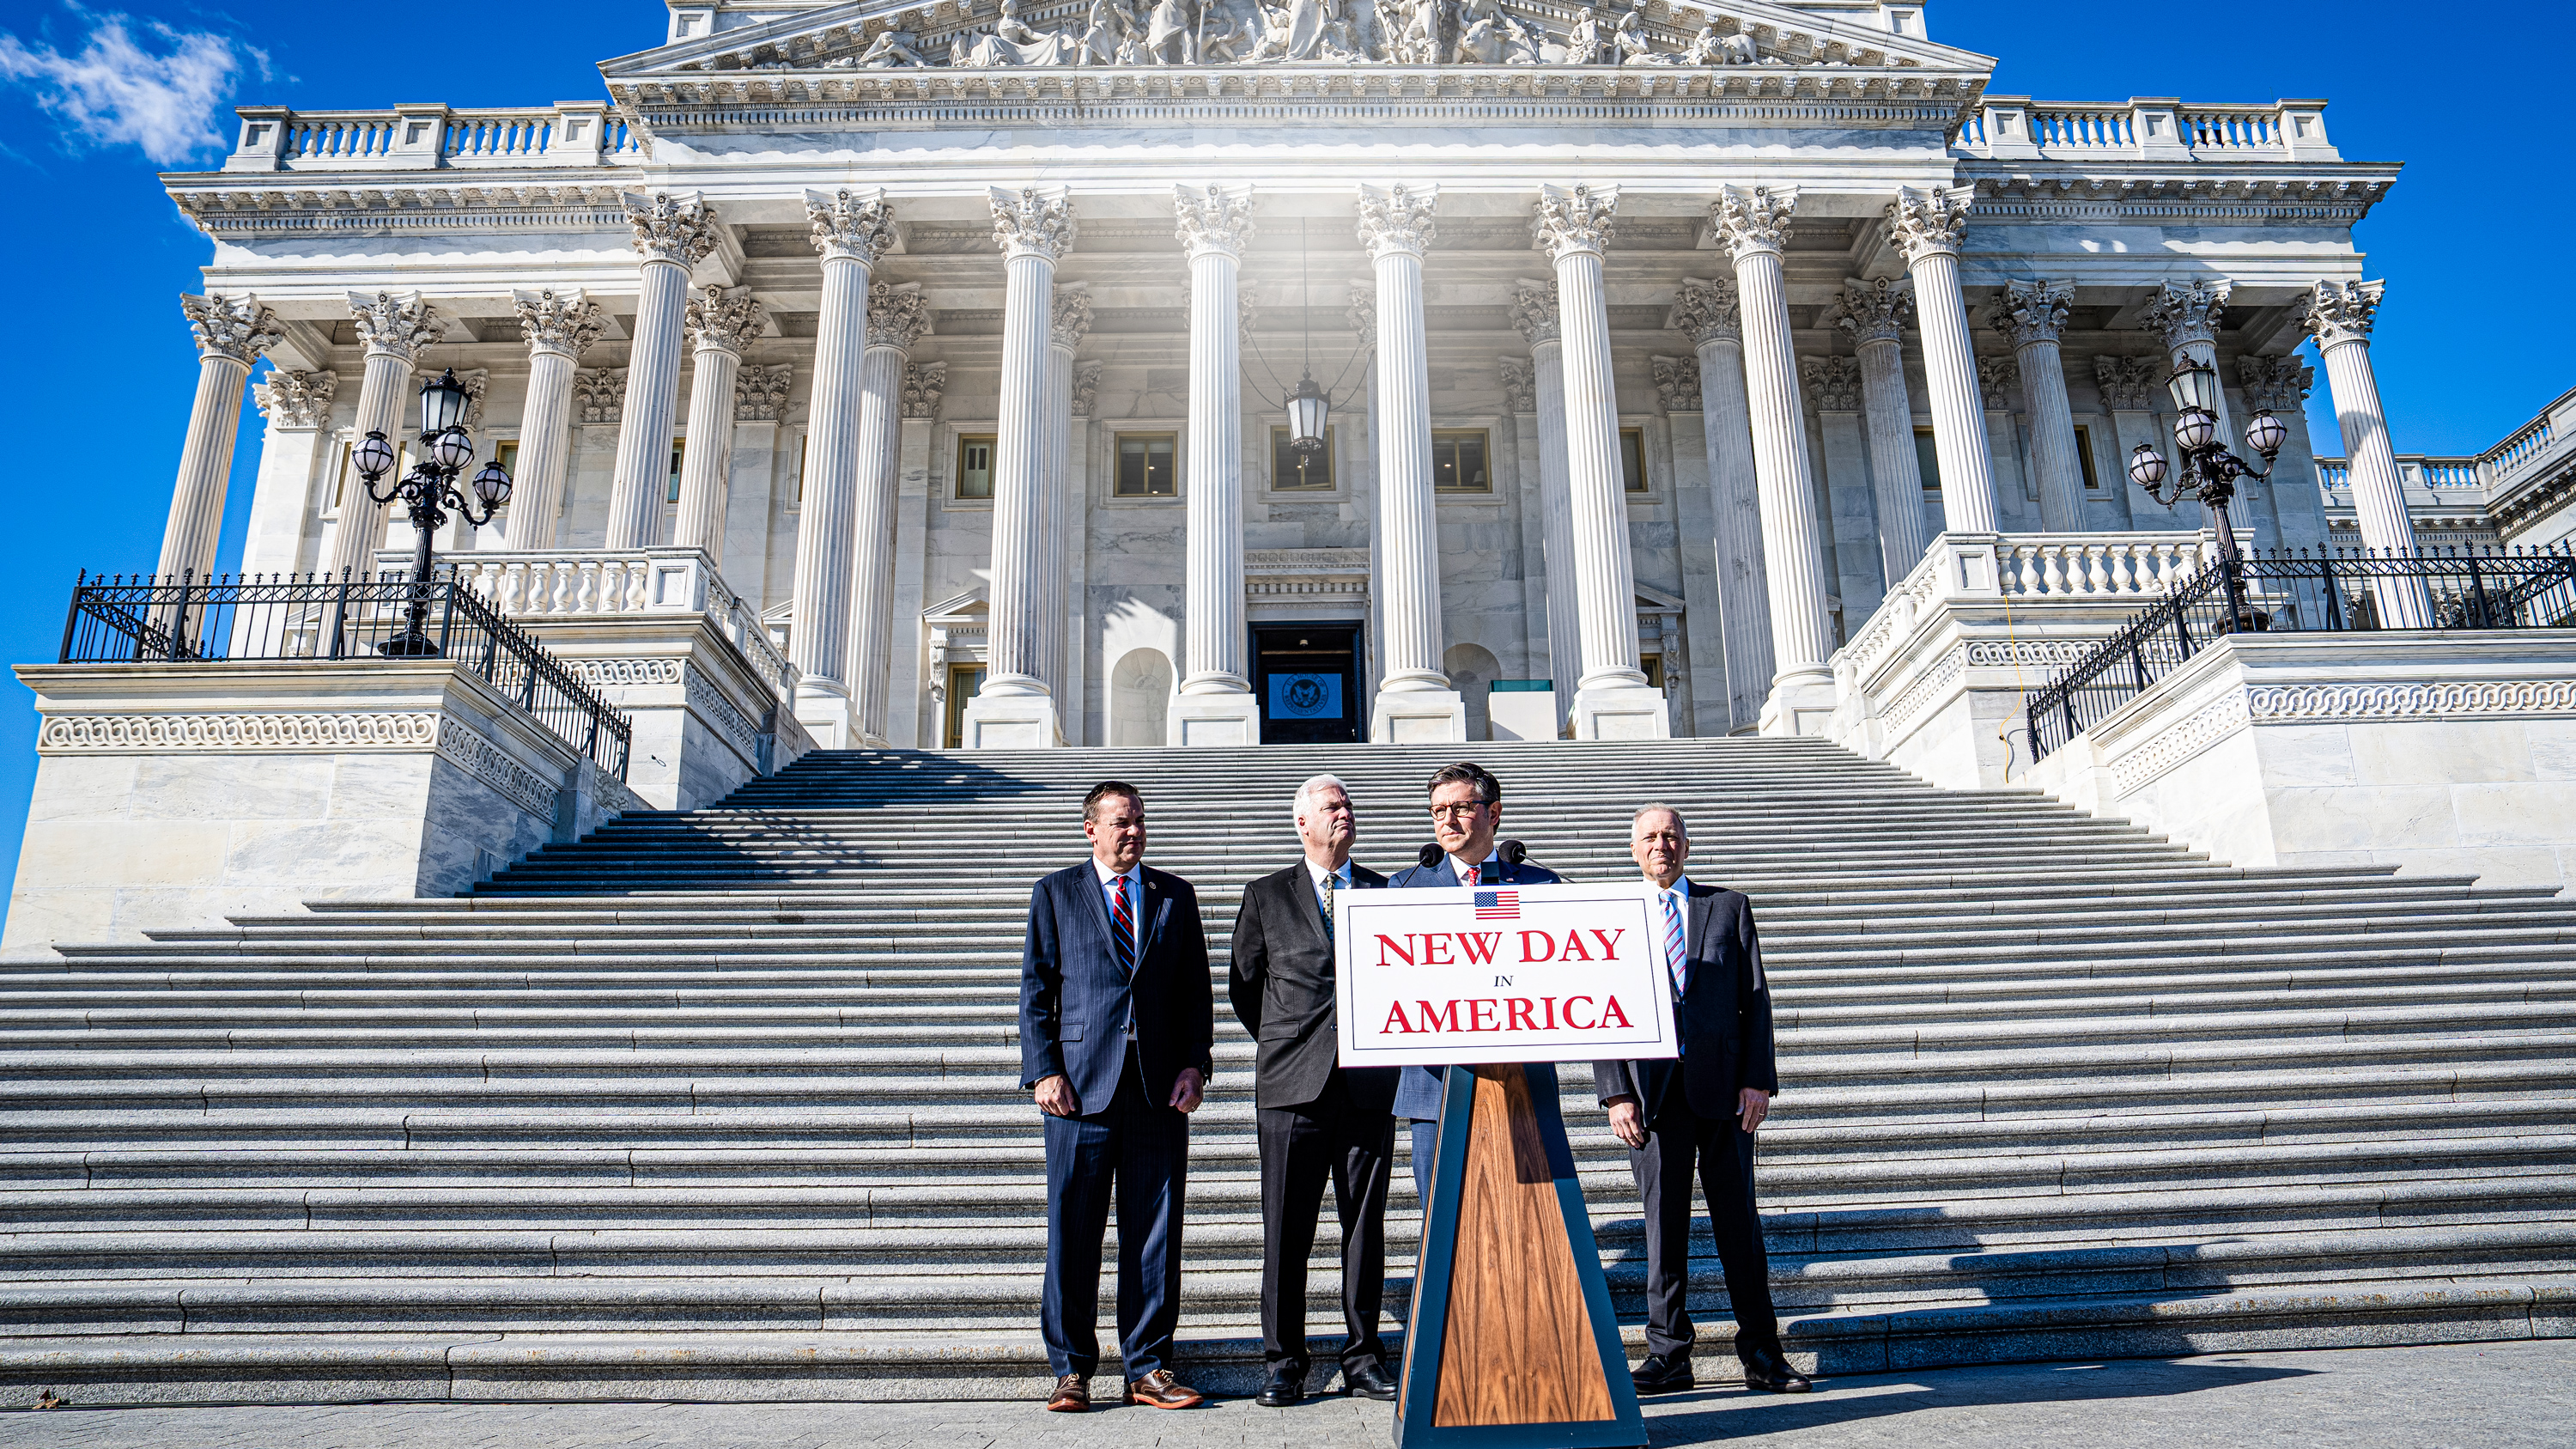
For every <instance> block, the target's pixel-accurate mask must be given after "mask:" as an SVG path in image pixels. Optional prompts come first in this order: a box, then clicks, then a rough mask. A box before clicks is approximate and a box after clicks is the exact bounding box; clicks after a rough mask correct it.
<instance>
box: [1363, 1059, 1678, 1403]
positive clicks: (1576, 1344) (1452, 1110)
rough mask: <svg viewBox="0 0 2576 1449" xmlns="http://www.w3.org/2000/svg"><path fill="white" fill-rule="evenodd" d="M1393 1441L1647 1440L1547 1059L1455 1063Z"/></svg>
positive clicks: (1407, 1337) (1426, 1218)
mask: <svg viewBox="0 0 2576 1449" xmlns="http://www.w3.org/2000/svg"><path fill="white" fill-rule="evenodd" d="M1395 1442H1396V1444H1397V1445H1398V1446H1399V1449H1449V1446H1456V1449H1521V1446H1535V1445H1554V1446H1561V1449H1636V1446H1642V1445H1643V1444H1645V1442H1646V1425H1645V1419H1644V1416H1642V1415H1641V1414H1639V1413H1638V1411H1637V1393H1636V1389H1635V1387H1634V1386H1633V1385H1632V1384H1631V1383H1630V1382H1629V1379H1628V1356H1627V1351H1626V1350H1625V1349H1624V1348H1623V1347H1622V1346H1621V1345H1620V1342H1619V1321H1618V1320H1617V1319H1616V1318H1615V1317H1613V1316H1612V1315H1611V1312H1610V1286H1609V1284H1608V1282H1607V1281H1605V1280H1604V1279H1603V1277H1602V1275H1601V1254H1600V1251H1599V1249H1598V1248H1597V1247H1596V1246H1595V1245H1594V1243H1593V1240H1592V1218H1591V1216H1590V1214H1589V1213H1588V1212H1587V1211H1586V1210H1585V1208H1584V1205H1583V1185H1582V1184H1581V1183H1580V1182H1578V1181H1577V1180H1576V1178H1575V1175H1574V1154H1573V1151H1572V1150H1571V1149H1570V1148H1569V1147H1568V1146H1567V1144H1566V1140H1565V1119H1564V1117H1563V1115H1562V1114H1561V1113H1560V1112H1559V1111H1558V1110H1557V1098H1556V1068H1555V1067H1554V1066H1552V1065H1547V1064H1543V1063H1524V1064H1519V1065H1511V1064H1500V1065H1488V1066H1472V1067H1470V1066H1453V1067H1450V1068H1448V1072H1447V1086H1446V1089H1445V1093H1444V1095H1443V1097H1442V1099H1441V1105H1440V1149H1439V1163H1438V1165H1437V1167H1436V1169H1435V1171H1434V1173H1433V1175H1432V1182H1431V1203H1430V1206H1429V1208H1428V1210H1427V1211H1426V1212H1425V1213H1424V1217H1423V1225H1422V1255H1421V1258H1420V1259H1419V1260H1418V1261H1417V1263H1416V1265H1415V1268H1414V1276H1413V1317H1412V1322H1411V1325H1410V1326H1409V1327H1408V1329H1407V1330H1406V1333H1405V1346H1404V1381H1403V1384H1402V1385H1401V1389H1400V1392H1399V1394H1398V1396H1397V1398H1396V1402H1395Z"/></svg>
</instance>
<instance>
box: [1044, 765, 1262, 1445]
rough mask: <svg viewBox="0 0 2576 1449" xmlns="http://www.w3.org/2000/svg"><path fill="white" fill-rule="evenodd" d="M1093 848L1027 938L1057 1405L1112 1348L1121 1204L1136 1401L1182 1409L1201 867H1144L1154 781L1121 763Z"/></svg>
mask: <svg viewBox="0 0 2576 1449" xmlns="http://www.w3.org/2000/svg"><path fill="white" fill-rule="evenodd" d="M1082 833H1083V834H1084V835H1085V836H1086V837H1088V838H1089V839H1090V841H1091V859H1089V860H1087V861H1085V862H1083V863H1082V864H1080V865H1077V866H1074V867H1072V868H1071V869H1068V870H1060V871H1057V872H1056V873H1054V874H1053V875H1050V876H1047V877H1045V878H1043V879H1041V880H1040V881H1039V882H1038V883H1037V888H1036V889H1035V890H1034V891H1032V892H1030V895H1029V934H1028V944H1027V945H1026V947H1025V948H1024V949H1023V950H1022V953H1021V956H1020V1085H1021V1086H1023V1087H1026V1088H1030V1089H1032V1090H1033V1091H1034V1092H1035V1093H1036V1094H1037V1104H1038V1110H1040V1111H1042V1112H1044V1113H1045V1114H1046V1166H1047V1257H1046V1293H1045V1297H1044V1298H1043V1300H1042V1301H1041V1304H1040V1307H1039V1310H1038V1323H1039V1328H1040V1331H1041V1332H1042V1333H1043V1334H1044V1335H1045V1338H1046V1347H1047V1361H1048V1363H1049V1365H1050V1366H1051V1367H1053V1369H1054V1370H1055V1375H1056V1384H1055V1388H1054V1390H1053V1391H1052V1392H1050V1393H1049V1394H1048V1396H1047V1407H1048V1408H1049V1409H1052V1410H1055V1411H1058V1412H1065V1413H1079V1412H1081V1411H1082V1410H1084V1409H1086V1408H1089V1407H1090V1405H1091V1375H1092V1371H1093V1370H1094V1369H1095V1368H1097V1367H1098V1366H1099V1362H1100V1339H1099V1334H1098V1332H1097V1324H1098V1322H1099V1317H1100V1239H1101V1234H1102V1233H1103V1232H1105V1231H1106V1230H1107V1228H1108V1225H1109V1207H1110V1202H1111V1199H1112V1193H1113V1192H1114V1193H1115V1197H1116V1202H1117V1205H1118V1347H1119V1352H1120V1354H1121V1356H1122V1357H1124V1358H1125V1360H1126V1372H1127V1402H1129V1403H1131V1404H1145V1405H1148V1406H1150V1407H1153V1408H1157V1409H1186V1408H1189V1407H1191V1406H1193V1405H1195V1404H1197V1403H1199V1402H1201V1396H1200V1394H1199V1393H1198V1391H1197V1390H1195V1389H1192V1388H1190V1387H1189V1386H1188V1385H1187V1384H1184V1383H1182V1382H1181V1381H1180V1380H1179V1379H1177V1378H1175V1377H1173V1375H1172V1333H1173V1330H1174V1329H1175V1328H1176V1327H1178V1326H1179V1322H1180V1297H1181V1190H1182V1186H1183V1184H1184V1183H1185V1182H1186V1181H1187V1178H1188V1168H1189V1150H1190V1119H1189V1114H1190V1113H1192V1112H1195V1111H1197V1110H1198V1106H1199V1101H1200V1097H1201V1094H1202V1093H1203V1092H1205V1090H1206V1087H1207V1080H1208V1075H1209V1052H1208V1049H1209V1045H1210V1042H1211V1040H1212V1038H1213V1037H1214V1035H1215V1030H1216V1008H1215V1002H1214V997H1213V994H1212V993H1211V991H1210V989H1209V986H1208V951H1207V936H1206V933H1205V932H1204V930H1202V929H1201V927H1200V924H1199V900H1198V894H1197V892H1195V891H1193V890H1191V889H1190V883H1189V882H1188V881H1185V880H1183V879H1181V878H1180V877H1179V876H1176V875H1166V874H1164V873H1163V872H1161V871H1159V870H1147V869H1146V868H1145V866H1144V863H1143V862H1144V857H1145V799H1144V797H1143V796H1142V795H1140V794H1138V793H1137V792H1136V788H1135V787H1134V786H1132V785H1126V784H1121V783H1120V782H1118V781H1115V780H1110V781H1106V782H1104V783H1102V784H1099V785H1095V786H1093V787H1092V790H1091V793H1090V794H1089V795H1088V796H1086V797H1085V798H1084V800H1083V802H1082Z"/></svg>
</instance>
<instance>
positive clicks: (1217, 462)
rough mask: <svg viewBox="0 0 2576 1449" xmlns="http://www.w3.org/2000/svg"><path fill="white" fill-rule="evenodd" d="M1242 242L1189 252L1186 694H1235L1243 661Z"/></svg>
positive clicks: (1244, 683) (1213, 243)
mask: <svg viewBox="0 0 2576 1449" xmlns="http://www.w3.org/2000/svg"><path fill="white" fill-rule="evenodd" d="M1239 244H1240V243H1239V241H1233V240H1218V239H1210V240H1203V241H1200V242H1198V243H1196V244H1194V245H1193V246H1192V247H1191V249H1190V439H1189V472H1188V473H1187V474H1186V475H1185V476H1186V477H1187V479H1188V483H1187V485H1186V486H1187V489H1188V494H1189V499H1188V504H1189V530H1188V547H1187V553H1188V557H1187V562H1186V570H1187V572H1186V574H1185V576H1184V577H1185V580H1186V583H1185V592H1184V596H1183V602H1182V618H1183V623H1184V626H1185V628H1186V630H1187V634H1186V637H1185V640H1184V642H1183V645H1182V654H1183V658H1184V660H1185V663H1184V665H1183V673H1182V676H1181V687H1180V688H1181V693H1183V694H1237V693H1243V692H1245V691H1248V690H1250V689H1251V687H1252V681H1251V672H1250V671H1249V670H1248V669H1246V668H1245V667H1244V648H1245V640H1244V605H1243V397H1242V377H1243V360H1242V349H1243V341H1242V332H1241V329H1242V321H1241V319H1240V317H1239V316H1238V315H1237V313H1236V311H1235V276H1236V270H1237V268H1238V267H1239V265H1240V262H1239V260H1238V256H1237V252H1236V250H1235V248H1236V246H1238V245H1239Z"/></svg>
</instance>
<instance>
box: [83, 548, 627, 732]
mask: <svg viewBox="0 0 2576 1449" xmlns="http://www.w3.org/2000/svg"><path fill="white" fill-rule="evenodd" d="M415 601H419V602H422V603H424V604H425V605H426V606H427V608H428V611H429V612H428V618H427V620H426V621H425V622H424V624H423V626H422V632H423V634H425V635H426V637H427V638H428V639H429V640H430V641H432V642H433V643H434V644H435V646H436V648H437V654H436V656H435V657H437V658H441V659H445V660H447V661H449V662H451V663H454V664H456V665H457V666H458V667H460V668H462V669H464V670H465V671H466V672H467V673H470V674H473V675H475V676H477V677H479V678H481V679H482V680H483V681H484V682H485V683H487V684H490V685H491V686H492V687H493V688H494V689H496V690H499V691H500V692H501V693H502V694H503V695H505V696H507V697H508V698H510V699H511V700H513V701H515V702H516V703H517V704H518V706H519V707H520V708H521V709H524V710H526V711H527V712H528V713H529V714H531V715H534V716H535V717H536V720H537V722H538V723H539V724H541V725H543V726H544V727H545V729H546V732H547V733H549V734H551V735H553V736H554V737H555V738H556V739H559V740H561V741H563V742H564V743H565V744H566V745H568V746H570V747H571V748H572V749H574V750H575V751H577V752H579V753H581V754H585V755H588V756H590V758H592V759H594V760H597V761H598V762H599V765H600V768H602V769H604V770H606V771H608V772H609V773H610V774H613V775H615V776H617V778H619V779H621V780H623V779H625V778H626V756H627V746H628V742H629V739H630V737H631V736H632V734H633V729H632V727H631V726H630V725H629V724H628V722H627V719H626V716H625V715H624V714H623V713H621V712H619V711H618V710H617V709H615V708H614V707H612V706H610V705H609V704H608V703H607V701H605V700H603V699H601V698H600V697H599V696H598V695H597V694H596V693H594V692H593V691H592V690H591V689H590V687H589V686H588V685H585V684H583V683H582V682H581V681H580V680H579V679H576V678H574V677H573V673H572V671H571V670H570V669H567V668H566V667H565V666H564V663H563V661H562V660H559V659H557V658H555V657H554V656H553V655H552V654H549V653H547V652H546V651H545V649H544V648H543V647H541V646H540V645H538V643H537V641H536V640H535V639H533V638H531V637H529V635H528V633H527V631H526V630H523V629H521V628H519V627H518V626H517V625H515V624H512V623H511V622H510V621H509V620H507V619H504V618H502V617H501V616H500V615H499V614H498V613H495V612H494V611H493V610H492V608H491V606H490V605H489V604H487V603H485V602H484V600H483V599H482V598H481V597H479V596H478V595H477V594H476V593H475V592H474V591H473V589H471V588H468V587H460V586H459V584H458V582H457V580H456V578H455V576H454V575H452V574H448V573H444V572H442V573H440V574H439V575H438V576H437V577H435V578H433V579H431V580H430V582H429V584H428V585H427V587H426V588H425V589H419V588H415V587H414V586H413V584H412V582H411V580H410V578H409V577H408V576H406V575H403V574H375V575H370V576H366V577H357V576H341V577H337V578H334V577H332V576H330V575H327V574H309V575H300V576H299V575H273V576H269V577H264V578H262V577H253V578H233V577H227V576H217V577H214V578H206V579H197V578H191V577H187V576H184V575H183V576H181V577H179V578H176V579H171V578H158V577H154V576H151V575H148V574H147V575H138V576H135V577H131V578H128V577H125V576H122V575H120V576H117V577H115V578H98V579H93V578H91V577H89V576H88V575H87V574H83V575H82V576H81V579H80V582H79V583H78V584H77V585H76V586H74V588H73V589H72V604H71V612H70V615H69V617H67V618H66V619H65V620H64V621H63V650H62V662H63V663H65V664H248V663H278V662H285V663H295V662H328V661H334V660H363V659H377V658H385V657H392V658H416V657H421V655H422V654H423V653H424V652H425V651H422V650H419V649H418V648H417V647H412V648H405V647H403V646H399V645H398V646H396V647H395V648H394V649H393V650H387V649H386V648H385V646H386V645H387V644H389V643H391V642H392V641H394V640H395V639H396V638H397V637H399V636H403V635H405V634H406V631H407V630H408V628H409V625H410V619H409V612H408V611H409V609H410V606H411V605H412V604H413V603H414V602H415Z"/></svg>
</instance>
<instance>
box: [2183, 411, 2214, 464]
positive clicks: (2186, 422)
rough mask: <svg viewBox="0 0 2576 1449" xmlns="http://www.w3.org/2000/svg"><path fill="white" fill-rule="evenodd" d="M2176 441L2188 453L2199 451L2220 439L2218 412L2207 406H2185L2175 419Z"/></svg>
mask: <svg viewBox="0 0 2576 1449" xmlns="http://www.w3.org/2000/svg"><path fill="white" fill-rule="evenodd" d="M2174 441H2175V442H2177V443H2180V444H2182V450H2183V451H2184V452H2186V453H2197V452H2199V451H2200V450H2201V449H2203V448H2206V447H2208V446H2209V445H2210V444H2211V443H2214V442H2216V441H2218V414H2216V413H2213V412H2211V411H2210V410H2209V409H2207V408H2184V409H2183V410H2182V413H2181V415H2180V416H2178V417H2176V418H2175V419H2174Z"/></svg>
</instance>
